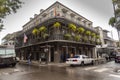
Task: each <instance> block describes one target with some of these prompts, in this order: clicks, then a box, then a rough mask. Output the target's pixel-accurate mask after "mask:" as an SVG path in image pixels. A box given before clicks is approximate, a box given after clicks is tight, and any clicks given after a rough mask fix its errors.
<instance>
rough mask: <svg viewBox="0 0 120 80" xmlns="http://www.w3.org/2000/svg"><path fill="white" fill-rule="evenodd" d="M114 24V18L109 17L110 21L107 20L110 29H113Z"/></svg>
mask: <svg viewBox="0 0 120 80" xmlns="http://www.w3.org/2000/svg"><path fill="white" fill-rule="evenodd" d="M115 23H116V19H115V17H111V18H110V19H109V23H108V24H109V25H111V26H112V27H114V24H115Z"/></svg>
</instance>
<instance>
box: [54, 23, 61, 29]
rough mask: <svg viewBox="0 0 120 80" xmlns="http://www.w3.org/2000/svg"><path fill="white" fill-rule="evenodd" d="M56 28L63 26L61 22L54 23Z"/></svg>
mask: <svg viewBox="0 0 120 80" xmlns="http://www.w3.org/2000/svg"><path fill="white" fill-rule="evenodd" d="M53 26H54V27H55V28H59V27H60V26H61V24H60V23H59V22H56V23H54V25H53Z"/></svg>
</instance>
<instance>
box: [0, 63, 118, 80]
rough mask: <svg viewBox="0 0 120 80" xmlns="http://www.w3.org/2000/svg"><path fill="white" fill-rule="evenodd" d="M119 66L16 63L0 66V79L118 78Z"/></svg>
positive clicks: (114, 64) (115, 64)
mask: <svg viewBox="0 0 120 80" xmlns="http://www.w3.org/2000/svg"><path fill="white" fill-rule="evenodd" d="M119 68H120V64H117V63H114V62H108V63H106V64H102V65H98V66H90V65H88V66H84V67H82V66H77V67H69V66H62V65H58V66H57V65H56V66H55V65H41V66H32V65H27V64H17V65H16V67H14V68H12V67H6V68H0V80H120V72H119Z"/></svg>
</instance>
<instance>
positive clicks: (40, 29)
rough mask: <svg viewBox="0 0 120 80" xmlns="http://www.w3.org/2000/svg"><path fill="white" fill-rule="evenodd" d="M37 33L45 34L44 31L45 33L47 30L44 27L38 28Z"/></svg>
mask: <svg viewBox="0 0 120 80" xmlns="http://www.w3.org/2000/svg"><path fill="white" fill-rule="evenodd" d="M39 31H40V32H46V31H47V28H46V27H45V26H41V27H40V28H39Z"/></svg>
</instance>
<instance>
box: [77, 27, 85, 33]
mask: <svg viewBox="0 0 120 80" xmlns="http://www.w3.org/2000/svg"><path fill="white" fill-rule="evenodd" d="M77 31H78V33H83V32H84V31H85V29H84V28H82V27H79V28H77Z"/></svg>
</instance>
